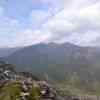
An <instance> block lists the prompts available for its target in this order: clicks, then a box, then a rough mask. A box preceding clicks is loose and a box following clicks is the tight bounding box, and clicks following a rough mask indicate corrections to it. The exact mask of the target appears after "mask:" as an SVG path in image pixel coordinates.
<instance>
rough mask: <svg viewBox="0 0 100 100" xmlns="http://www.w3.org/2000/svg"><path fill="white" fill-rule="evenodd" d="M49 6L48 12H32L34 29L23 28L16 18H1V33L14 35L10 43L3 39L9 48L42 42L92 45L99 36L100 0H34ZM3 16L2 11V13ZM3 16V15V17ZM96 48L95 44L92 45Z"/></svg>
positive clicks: (30, 16)
mask: <svg viewBox="0 0 100 100" xmlns="http://www.w3.org/2000/svg"><path fill="white" fill-rule="evenodd" d="M33 2H42V3H44V4H48V7H49V9H48V10H41V9H40V10H39V9H38V10H33V11H32V12H31V14H30V15H29V19H28V20H30V23H31V25H33V26H31V27H33V28H34V27H38V26H40V27H39V29H37V30H34V29H32V28H31V27H30V28H29V27H24V24H23V23H22V22H19V21H18V20H16V19H10V18H7V17H5V18H2V20H0V33H10V34H14V36H13V38H11V39H9V40H7V39H6V40H3V39H2V40H0V41H2V42H5V43H4V45H5V46H7V45H9V46H23V45H24V46H25V45H31V44H34V43H40V42H52V41H55V42H65V41H67V42H71V43H76V44H78V45H83V46H86V45H92V43H93V41H95V44H96V45H97V43H96V39H97V38H99V37H100V34H99V33H100V1H99V0H70V1H69V0H37V1H36V0H33ZM0 12H1V13H2V12H3V11H2V10H0ZM0 15H1V14H0ZM93 45H94V43H93Z"/></svg>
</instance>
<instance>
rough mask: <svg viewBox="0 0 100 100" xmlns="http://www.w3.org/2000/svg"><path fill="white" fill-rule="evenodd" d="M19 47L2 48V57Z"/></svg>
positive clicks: (0, 52)
mask: <svg viewBox="0 0 100 100" xmlns="http://www.w3.org/2000/svg"><path fill="white" fill-rule="evenodd" d="M18 49H19V48H0V57H5V56H9V55H11V54H12V53H14V52H15V51H16V50H18Z"/></svg>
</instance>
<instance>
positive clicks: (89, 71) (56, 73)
mask: <svg viewBox="0 0 100 100" xmlns="http://www.w3.org/2000/svg"><path fill="white" fill-rule="evenodd" d="M7 60H8V61H9V63H12V64H15V65H17V66H18V67H17V69H18V70H28V71H31V72H34V73H35V74H39V75H41V74H46V73H47V74H48V75H49V77H51V78H54V79H65V78H66V77H67V76H68V75H69V76H70V75H73V74H74V72H76V73H77V74H78V76H80V77H81V79H90V80H91V79H93V78H99V77H98V74H99V72H100V67H99V66H100V51H99V49H98V48H89V47H79V46H76V45H73V44H70V43H64V44H56V43H49V44H37V45H32V46H29V47H25V48H23V49H21V50H18V51H16V52H15V53H13V54H11V55H10V56H8V57H7Z"/></svg>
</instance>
